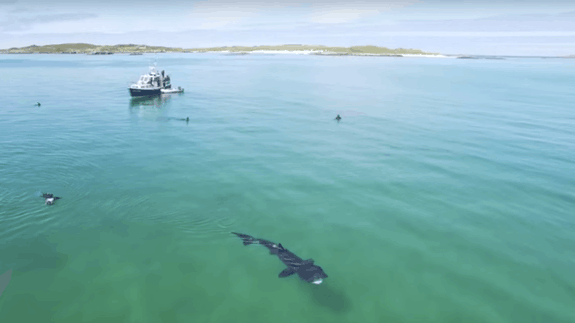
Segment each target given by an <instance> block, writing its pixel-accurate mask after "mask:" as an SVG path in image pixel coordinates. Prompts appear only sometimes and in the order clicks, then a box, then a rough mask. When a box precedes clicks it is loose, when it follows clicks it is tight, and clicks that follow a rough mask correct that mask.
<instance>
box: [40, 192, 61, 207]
mask: <svg viewBox="0 0 575 323" xmlns="http://www.w3.org/2000/svg"><path fill="white" fill-rule="evenodd" d="M42 198H44V200H46V204H48V205H52V204H54V201H55V200H59V199H61V197H57V196H54V194H50V193H43V194H42Z"/></svg>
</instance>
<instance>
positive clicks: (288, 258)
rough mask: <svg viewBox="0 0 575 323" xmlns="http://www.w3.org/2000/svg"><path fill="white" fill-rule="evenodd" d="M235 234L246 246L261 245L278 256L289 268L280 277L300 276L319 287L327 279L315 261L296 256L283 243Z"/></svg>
mask: <svg viewBox="0 0 575 323" xmlns="http://www.w3.org/2000/svg"><path fill="white" fill-rule="evenodd" d="M232 233H233V234H235V235H237V236H238V237H240V238H241V239H242V240H243V242H244V246H248V245H251V244H260V245H262V246H264V247H266V248H268V249H269V251H270V254H271V255H276V256H278V258H279V259H280V260H281V261H282V262H283V263H284V264H285V265H286V266H287V268H286V269H284V270H283V271H282V272H281V273H279V275H278V277H280V278H283V277H288V276H291V275H293V274H298V276H299V278H300V279H301V280H303V281H306V282H308V283H312V284H316V285H319V284H321V283H322V282H323V279H324V278H327V274H326V273H325V272H324V271H323V269H322V268H321V267H320V266H318V265H315V264H314V261H313V259H307V260H303V259H301V258H300V257H298V256H296V255H295V254H294V253H293V252H291V251H289V250H287V249H286V248H284V247H283V246H282V245H281V243H277V244H276V243H273V242H271V241H268V240H264V239H256V238H254V237H252V236H249V235H247V234H242V233H236V232H232Z"/></svg>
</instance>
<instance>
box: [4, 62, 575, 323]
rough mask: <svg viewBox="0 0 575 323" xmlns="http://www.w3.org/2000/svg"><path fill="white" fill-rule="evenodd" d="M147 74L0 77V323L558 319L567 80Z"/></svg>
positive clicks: (566, 289)
mask: <svg viewBox="0 0 575 323" xmlns="http://www.w3.org/2000/svg"><path fill="white" fill-rule="evenodd" d="M151 58H153V56H152V55H143V56H128V55H112V56H87V55H1V56H0V73H1V74H2V77H0V80H1V81H2V82H1V83H2V85H3V86H4V88H5V89H6V88H7V89H9V90H8V91H2V93H0V203H1V206H0V275H1V274H3V273H4V272H6V271H8V270H9V269H12V270H13V272H12V275H11V280H10V282H9V284H8V285H7V286H6V289H5V291H4V292H3V294H2V296H1V297H0V322H46V321H53V322H74V323H76V322H84V321H90V322H92V321H93V322H100V321H105V322H107V323H112V322H138V323H141V322H244V321H248V320H249V321H250V322H266V323H267V322H270V321H273V322H276V323H281V322H438V323H447V322H457V323H461V322H466V323H471V322H545V323H549V322H573V321H575V311H574V310H573V304H575V278H574V277H575V276H574V275H573V271H574V270H575V235H574V234H573V232H574V229H575V218H574V216H573V214H575V190H574V187H575V164H574V162H573V161H574V160H575V127H574V125H575V108H574V106H573V102H575V92H573V89H574V88H575V78H574V77H573V73H572V71H573V70H574V68H575V61H574V60H543V59H520V58H507V59H505V60H457V59H437V58H381V57H318V56H290V55H277V56H273V55H243V56H227V55H220V54H163V55H159V56H158V60H159V67H161V68H164V69H165V70H166V71H167V72H168V73H170V75H171V78H172V84H173V85H174V86H182V87H184V88H185V93H183V94H177V95H171V96H165V97H162V98H156V99H153V100H132V99H130V97H129V94H128V91H127V89H126V88H127V86H128V85H129V83H130V82H131V81H135V80H136V79H137V78H138V77H139V75H140V74H142V73H145V72H147V66H148V64H149V63H150V60H151ZM37 101H39V102H41V104H42V105H41V107H36V106H34V104H35V103H36V102H37ZM337 114H340V115H341V116H342V120H341V122H339V123H337V122H336V121H335V120H334V117H335V116H336V115H337ZM186 117H189V118H190V121H189V123H186V122H185V121H180V120H174V119H172V118H186ZM41 191H42V192H50V193H54V194H55V195H56V196H61V197H62V199H61V200H58V201H56V203H55V204H54V205H53V206H46V205H44V201H43V200H42V199H41V198H40V197H39V195H40V192H41ZM230 231H236V232H242V233H246V234H251V235H253V236H255V237H258V238H264V239H268V240H272V241H274V242H281V243H282V244H283V245H284V246H285V247H286V248H288V249H290V250H291V251H293V252H295V253H296V254H297V255H299V256H301V257H302V258H304V259H307V258H313V259H314V260H315V262H316V263H317V264H319V265H320V266H322V267H323V269H324V270H325V272H326V273H327V274H328V275H329V277H328V278H327V279H325V281H324V282H323V283H322V284H321V285H318V286H316V285H312V284H306V283H304V282H301V281H299V280H298V278H297V277H295V276H291V277H288V278H282V279H279V278H278V277H277V275H278V274H279V272H281V271H282V270H283V267H282V264H281V262H280V261H279V260H278V259H277V258H275V257H272V256H270V255H269V254H268V252H267V251H266V250H263V249H261V248H258V247H257V246H249V247H244V246H243V245H242V243H241V241H240V240H239V239H238V238H237V237H234V236H233V235H231V234H230V233H229V232H230Z"/></svg>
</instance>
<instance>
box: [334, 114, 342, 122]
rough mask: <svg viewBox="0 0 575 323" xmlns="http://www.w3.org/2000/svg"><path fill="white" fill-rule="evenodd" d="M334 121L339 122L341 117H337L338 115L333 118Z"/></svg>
mask: <svg viewBox="0 0 575 323" xmlns="http://www.w3.org/2000/svg"><path fill="white" fill-rule="evenodd" d="M335 120H337V122H339V120H341V117H340V116H339V114H338V115H337V117H335Z"/></svg>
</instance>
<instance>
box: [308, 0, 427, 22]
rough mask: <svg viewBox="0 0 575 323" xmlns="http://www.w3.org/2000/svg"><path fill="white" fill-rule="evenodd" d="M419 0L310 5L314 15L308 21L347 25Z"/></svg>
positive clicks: (340, 2)
mask: <svg viewBox="0 0 575 323" xmlns="http://www.w3.org/2000/svg"><path fill="white" fill-rule="evenodd" d="M419 2H420V1H419V0H396V1H379V2H368V1H357V2H349V1H346V2H343V1H336V2H330V3H324V2H317V3H314V4H312V6H311V8H313V9H314V13H313V14H312V15H311V17H310V21H311V22H313V23H320V24H337V23H347V22H350V21H354V20H358V19H362V18H367V17H370V16H375V15H378V14H380V13H382V12H384V11H389V10H393V9H398V8H403V7H407V6H411V5H413V4H416V3H419Z"/></svg>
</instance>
